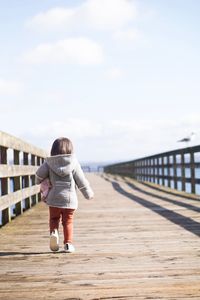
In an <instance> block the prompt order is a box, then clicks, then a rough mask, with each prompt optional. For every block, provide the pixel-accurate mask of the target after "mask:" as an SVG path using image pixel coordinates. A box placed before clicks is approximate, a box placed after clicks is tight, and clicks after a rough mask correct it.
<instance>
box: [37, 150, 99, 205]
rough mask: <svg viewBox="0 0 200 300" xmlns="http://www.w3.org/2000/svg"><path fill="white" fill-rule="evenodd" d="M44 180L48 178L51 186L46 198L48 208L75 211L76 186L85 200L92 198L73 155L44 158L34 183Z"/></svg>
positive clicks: (76, 201) (90, 190)
mask: <svg viewBox="0 0 200 300" xmlns="http://www.w3.org/2000/svg"><path fill="white" fill-rule="evenodd" d="M45 178H49V179H50V182H51V185H52V187H51V189H50V191H49V194H48V196H47V204H48V205H49V206H53V207H60V208H71V209H77V207H78V199H77V195H76V186H77V187H78V189H79V190H80V191H81V192H82V194H83V195H84V197H85V198H86V199H90V198H92V197H93V196H94V193H93V191H92V189H91V187H90V184H89V182H88V180H87V179H86V178H85V175H84V173H83V171H82V169H81V166H80V164H79V162H78V160H77V158H76V157H75V155H74V154H65V155H55V156H51V157H48V158H46V160H45V162H44V163H43V164H42V165H41V166H40V167H39V169H38V170H37V172H36V183H37V184H40V183H41V182H42V181H43V180H44V179H45Z"/></svg>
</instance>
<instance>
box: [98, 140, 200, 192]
mask: <svg viewBox="0 0 200 300" xmlns="http://www.w3.org/2000/svg"><path fill="white" fill-rule="evenodd" d="M104 171H105V172H106V173H112V174H119V175H122V176H129V177H132V178H134V179H136V180H138V181H142V182H145V181H147V182H152V183H156V184H159V185H163V186H167V187H169V188H173V189H178V190H181V191H185V192H189V193H194V194H195V193H198V194H199V193H200V145H198V146H194V147H187V148H182V149H178V150H175V151H169V152H164V153H160V154H156V155H151V156H147V157H143V158H140V159H136V160H133V161H128V162H122V163H118V164H113V165H109V166H106V167H104Z"/></svg>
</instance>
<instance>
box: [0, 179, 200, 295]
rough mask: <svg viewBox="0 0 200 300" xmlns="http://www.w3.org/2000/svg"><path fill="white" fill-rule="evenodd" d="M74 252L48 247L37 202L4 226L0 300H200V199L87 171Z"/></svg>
mask: <svg viewBox="0 0 200 300" xmlns="http://www.w3.org/2000/svg"><path fill="white" fill-rule="evenodd" d="M88 178H89V180H90V182H91V185H92V187H93V189H94V191H95V199H94V200H93V201H88V200H85V199H83V198H82V196H81V195H79V199H80V200H79V209H78V211H77V213H76V217H75V226H74V227H75V228H74V236H75V237H74V245H75V247H76V252H75V253H74V254H66V253H64V252H63V251H62V237H61V241H60V246H61V251H60V252H58V253H52V252H51V251H50V250H49V247H48V243H49V234H48V209H47V207H46V206H45V204H44V203H39V204H37V205H35V206H34V207H32V208H31V209H30V210H28V211H26V212H25V213H24V214H23V215H20V216H19V217H18V218H16V219H15V220H13V221H12V222H11V223H9V224H7V225H6V226H4V227H2V228H1V229H0V278H1V280H0V299H2V300H17V299H20V300H21V299H25V300H28V299H31V300H32V299H35V300H36V299H37V300H40V299H45V300H46V299H48V300H52V299H59V300H78V299H81V300H97V299H105V300H109V299H123V300H124V299H136V300H137V299H165V300H166V299H167V300H168V299H170V300H172V299H173V300H178V299H180V300H186V299H187V300H191V299H198V300H199V299H200V238H199V237H200V202H199V199H198V197H197V196H193V197H192V196H190V195H188V194H185V193H182V192H177V193H176V192H172V191H171V190H170V189H167V188H159V189H158V188H157V186H156V185H153V184H142V183H138V182H137V181H134V180H132V179H128V178H124V177H119V176H114V175H106V174H102V175H95V174H88Z"/></svg>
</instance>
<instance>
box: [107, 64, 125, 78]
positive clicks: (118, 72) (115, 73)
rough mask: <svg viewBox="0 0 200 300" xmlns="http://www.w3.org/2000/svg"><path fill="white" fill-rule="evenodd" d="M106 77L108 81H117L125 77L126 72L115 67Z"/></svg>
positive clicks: (109, 70) (108, 71)
mask: <svg viewBox="0 0 200 300" xmlns="http://www.w3.org/2000/svg"><path fill="white" fill-rule="evenodd" d="M105 75H106V78H107V79H110V80H117V79H120V78H122V77H123V76H124V72H123V71H122V70H121V69H119V68H117V67H115V68H111V69H108V70H107V71H106V73H105Z"/></svg>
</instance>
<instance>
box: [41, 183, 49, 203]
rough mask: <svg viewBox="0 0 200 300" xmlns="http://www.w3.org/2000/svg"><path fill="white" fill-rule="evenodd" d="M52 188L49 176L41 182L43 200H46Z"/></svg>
mask: <svg viewBox="0 0 200 300" xmlns="http://www.w3.org/2000/svg"><path fill="white" fill-rule="evenodd" d="M50 189H51V182H50V180H49V178H46V179H44V180H43V181H42V182H41V183H40V193H41V199H42V201H44V202H46V199H47V196H48V194H49V190H50Z"/></svg>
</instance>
